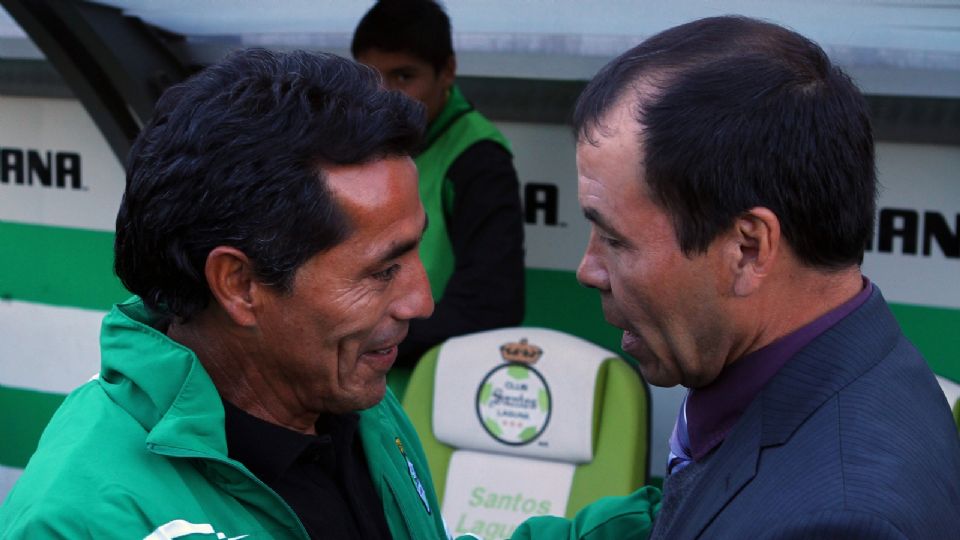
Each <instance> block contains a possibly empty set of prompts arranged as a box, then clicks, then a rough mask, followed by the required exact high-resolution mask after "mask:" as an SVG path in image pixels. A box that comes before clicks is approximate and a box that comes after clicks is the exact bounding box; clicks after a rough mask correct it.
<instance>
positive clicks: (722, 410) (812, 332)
mask: <svg viewBox="0 0 960 540" xmlns="http://www.w3.org/2000/svg"><path fill="white" fill-rule="evenodd" d="M574 121H575V127H576V132H577V134H578V139H579V142H578V146H577V169H578V174H579V199H580V204H581V206H582V208H583V211H584V214H585V215H586V217H587V219H589V220H590V221H591V222H592V232H591V237H590V241H589V245H588V246H587V251H586V253H585V255H584V257H583V260H582V262H581V264H580V268H579V271H578V278H579V279H580V281H581V282H582V283H584V284H585V285H587V286H590V287H595V288H597V289H598V290H599V291H600V294H601V297H602V301H603V310H604V315H605V317H606V319H607V320H608V321H609V322H610V323H611V324H613V325H615V326H618V327H620V328H622V329H623V331H624V332H623V348H624V350H626V351H627V352H629V353H630V354H632V355H633V356H634V357H635V358H636V359H637V360H638V362H639V366H640V370H641V372H642V373H643V375H644V377H645V378H646V379H647V380H648V381H649V382H651V383H652V384H656V385H660V386H673V385H677V384H682V385H684V386H686V387H688V388H689V389H690V391H689V393H688V396H687V399H686V401H685V404H684V407H683V409H682V410H681V411H680V413H679V415H678V420H677V425H676V428H675V433H674V436H673V437H672V438H671V441H670V447H671V457H672V459H671V462H670V464H669V466H668V469H669V471H668V477H667V478H666V481H665V484H664V493H663V501H662V506H661V508H660V510H659V513H658V514H657V515H656V517H655V519H654V530H653V532H652V534H651V537H653V538H682V539H689V538H940V537H950V536H955V535H956V534H957V531H960V513H958V512H957V508H960V442H958V437H957V430H956V426H955V425H953V423H952V421H951V418H950V412H949V410H948V407H947V404H946V400H945V399H944V397H943V394H942V393H941V391H940V389H939V387H938V386H937V383H936V381H935V379H934V376H933V374H932V373H931V372H930V370H929V369H928V367H927V365H926V363H925V362H924V360H923V358H922V357H921V356H920V354H919V353H918V352H917V351H916V350H915V349H914V348H913V347H912V346H911V345H910V343H909V342H908V341H907V340H906V338H905V337H904V336H903V334H902V333H901V332H900V329H899V327H898V326H897V322H896V320H894V318H893V315H892V314H891V313H890V310H889V309H888V308H887V305H886V303H885V302H884V299H883V296H882V295H881V294H880V291H879V289H878V288H877V287H876V286H875V285H873V284H871V283H870V282H869V281H868V280H867V279H866V278H864V277H863V276H862V275H861V273H860V267H859V265H860V262H861V260H862V256H863V252H864V247H865V246H866V244H867V242H868V240H869V239H870V237H871V234H872V228H873V221H874V212H875V202H874V201H875V197H876V178H875V173H874V153H873V140H872V134H871V127H870V122H869V118H868V115H867V110H866V104H865V101H864V99H863V97H862V96H861V95H860V93H859V91H858V90H857V89H856V87H855V86H854V85H853V83H852V82H851V81H850V79H849V78H848V77H847V76H846V75H845V74H843V73H842V72H841V71H840V70H839V69H838V68H836V67H835V66H833V65H831V63H830V61H829V59H828V58H827V56H826V55H825V54H824V52H823V51H822V50H821V49H820V48H819V47H818V46H817V45H815V44H814V43H812V42H811V41H809V40H807V39H805V38H804V37H802V36H800V35H798V34H796V33H794V32H791V31H788V30H786V29H784V28H780V27H778V26H775V25H772V24H768V23H763V22H760V21H756V20H751V19H745V18H738V17H721V18H711V19H703V20H699V21H695V22H692V23H689V24H685V25H681V26H678V27H675V28H672V29H670V30H667V31H665V32H662V33H660V34H658V35H656V36H654V37H651V38H650V39H648V40H646V41H644V42H643V43H642V44H640V45H639V46H637V47H636V48H634V49H631V50H630V51H627V52H626V53H624V54H623V55H621V56H620V57H619V58H617V59H615V60H613V61H612V62H611V63H610V64H608V65H607V66H606V67H604V68H603V69H602V70H601V71H600V72H599V73H598V74H597V76H596V77H595V78H594V79H593V80H592V81H591V82H590V83H589V85H588V86H587V88H586V89H585V90H584V92H583V94H582V95H581V97H580V100H579V102H578V104H577V109H576V113H575V117H574ZM648 502H649V503H656V502H658V501H657V497H656V496H655V494H651V493H649V491H648V490H642V491H641V492H638V493H637V494H635V495H634V496H633V497H632V499H625V500H620V501H619V504H617V501H606V502H604V503H603V505H604V506H600V505H598V506H597V507H595V508H591V509H589V510H587V511H585V513H584V516H580V517H579V518H578V519H579V521H578V522H575V523H576V524H581V525H582V524H583V523H585V522H589V521H590V520H589V519H586V518H590V519H592V520H593V522H594V523H597V522H603V524H604V525H603V526H604V527H608V528H610V529H609V530H611V531H612V530H613V529H612V527H613V526H615V524H616V523H617V521H618V519H619V518H618V519H613V517H612V516H614V514H616V513H621V514H622V515H621V517H622V518H623V519H627V518H629V517H630V516H631V514H630V511H631V509H632V510H633V512H634V514H637V513H639V514H640V515H641V517H642V516H644V515H646V514H645V512H646V511H647V510H648V507H647V506H643V504H644V503H648ZM604 512H606V515H605V516H601V517H604V518H605V521H604V520H598V515H599V514H603V513H604ZM528 531H529V529H528ZM597 534H599V533H595V536H596V535H597ZM518 537H522V535H518ZM610 537H621V538H626V537H629V535H627V534H626V533H624V534H622V535H619V536H618V535H610ZM640 537H642V536H640Z"/></svg>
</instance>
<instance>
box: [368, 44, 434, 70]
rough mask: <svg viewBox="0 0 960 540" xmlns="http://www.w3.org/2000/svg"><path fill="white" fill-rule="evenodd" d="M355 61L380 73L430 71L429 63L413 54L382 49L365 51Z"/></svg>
mask: <svg viewBox="0 0 960 540" xmlns="http://www.w3.org/2000/svg"><path fill="white" fill-rule="evenodd" d="M357 60H359V61H360V62H362V63H364V64H367V65H370V66H373V67H375V68H377V69H378V70H379V71H382V72H389V71H393V70H397V69H430V68H431V66H430V63H429V62H427V61H426V60H423V59H421V58H419V57H417V56H415V55H414V54H413V53H409V52H406V51H385V50H383V49H377V48H372V49H367V50H365V51H363V52H362V53H360V54H358V55H357Z"/></svg>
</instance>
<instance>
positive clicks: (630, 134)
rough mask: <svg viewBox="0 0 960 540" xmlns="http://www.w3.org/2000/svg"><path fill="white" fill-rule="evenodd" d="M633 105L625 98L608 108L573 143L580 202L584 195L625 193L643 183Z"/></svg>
mask: <svg viewBox="0 0 960 540" xmlns="http://www.w3.org/2000/svg"><path fill="white" fill-rule="evenodd" d="M634 111H635V105H634V104H633V103H632V102H628V101H626V100H624V101H622V102H621V103H618V104H617V105H615V106H614V107H612V108H611V109H610V110H609V111H607V113H606V114H604V115H603V117H602V118H601V119H600V122H598V124H597V126H594V127H591V128H590V129H589V130H588V132H587V133H586V136H585V137H583V138H582V139H581V140H580V141H579V142H578V143H577V172H578V177H579V182H578V183H579V192H580V198H581V203H583V202H585V201H584V197H585V196H586V197H588V198H589V197H591V196H600V195H605V194H606V195H605V196H607V195H609V194H610V193H612V192H613V193H615V194H616V196H620V197H622V196H626V195H633V194H635V193H639V192H640V191H641V187H642V185H643V165H642V160H643V145H642V140H641V126H640V124H638V123H637V120H636V115H635V114H634Z"/></svg>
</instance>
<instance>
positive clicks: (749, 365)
mask: <svg viewBox="0 0 960 540" xmlns="http://www.w3.org/2000/svg"><path fill="white" fill-rule="evenodd" d="M872 291H873V284H872V283H870V280H868V279H867V278H866V277H864V278H863V289H862V290H861V291H860V292H859V293H857V295H856V296H854V297H853V298H851V299H850V300H848V301H846V302H845V303H843V304H842V305H840V306H838V307H837V308H835V309H833V310H831V311H829V312H828V313H826V314H824V315H823V316H821V317H819V318H817V319H816V320H814V321H813V322H811V323H809V324H807V325H805V326H803V327H801V328H799V329H797V330H795V331H793V332H791V333H790V334H787V335H786V336H783V337H782V338H780V339H777V340H776V341H774V342H773V343H770V344H769V345H766V346H764V347H762V348H760V349H757V350H756V351H754V352H752V353H750V354H748V355H746V356H744V357H742V358H740V359H739V360H737V361H736V362H733V363H732V364H730V365H729V366H727V367H726V368H725V369H724V370H723V371H722V372H721V373H720V376H719V377H717V379H716V380H715V381H713V382H712V383H710V384H709V385H707V386H706V387H703V388H696V389H691V390H690V391H689V392H688V394H687V397H686V399H685V400H684V403H683V405H682V406H681V409H680V414H679V415H678V418H677V425H676V426H675V427H674V431H673V435H672V436H671V437H670V449H671V456H670V459H669V461H668V464H667V474H670V473H671V472H675V471H676V470H679V468H678V466H680V467H682V465H683V464H684V463H685V461H688V460H689V459H691V458H692V459H693V460H694V461H699V460H700V459H703V457H704V456H706V455H707V454H709V453H710V451H711V450H713V449H714V448H716V447H717V446H718V445H719V444H720V443H721V442H723V440H724V439H725V438H726V436H727V434H728V433H730V430H731V429H733V426H734V425H735V424H736V423H737V421H738V420H739V419H740V416H741V415H742V414H743V412H744V411H745V410H746V409H747V406H749V405H750V403H751V402H752V401H753V399H754V398H755V397H757V394H759V393H760V390H762V389H763V387H764V386H766V384H767V382H769V381H770V379H772V378H773V376H774V375H776V374H777V372H778V371H779V370H780V368H782V367H783V366H784V364H786V363H787V361H788V360H790V358H792V357H793V355H795V354H796V353H797V352H798V351H800V349H802V348H803V347H805V346H806V345H807V344H808V343H810V342H811V341H813V339H814V338H816V337H817V336H819V335H820V334H822V333H824V332H825V331H827V330H828V329H829V328H830V327H831V326H833V325H835V324H837V323H838V322H840V320H842V319H843V318H844V317H846V316H847V315H849V314H850V313H852V312H853V311H854V310H856V309H857V308H858V307H860V306H861V305H863V303H864V302H866V301H867V298H869V297H870V293H871V292H872ZM684 432H685V433H684Z"/></svg>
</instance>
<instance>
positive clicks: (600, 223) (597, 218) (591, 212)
mask: <svg viewBox="0 0 960 540" xmlns="http://www.w3.org/2000/svg"><path fill="white" fill-rule="evenodd" d="M583 217H585V218H586V219H587V221H589V222H590V223H593V224H594V225H596V226H597V227H600V228H601V229H603V230H604V231H606V232H608V233H610V234H612V235H614V236H616V237H618V238H624V236H623V235H622V234H620V232H619V231H617V229H616V227H614V226H613V225H611V224H610V223H609V222H608V221H607V220H606V219H604V217H603V216H601V215H600V212H597V211H596V209H594V208H584V209H583Z"/></svg>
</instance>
